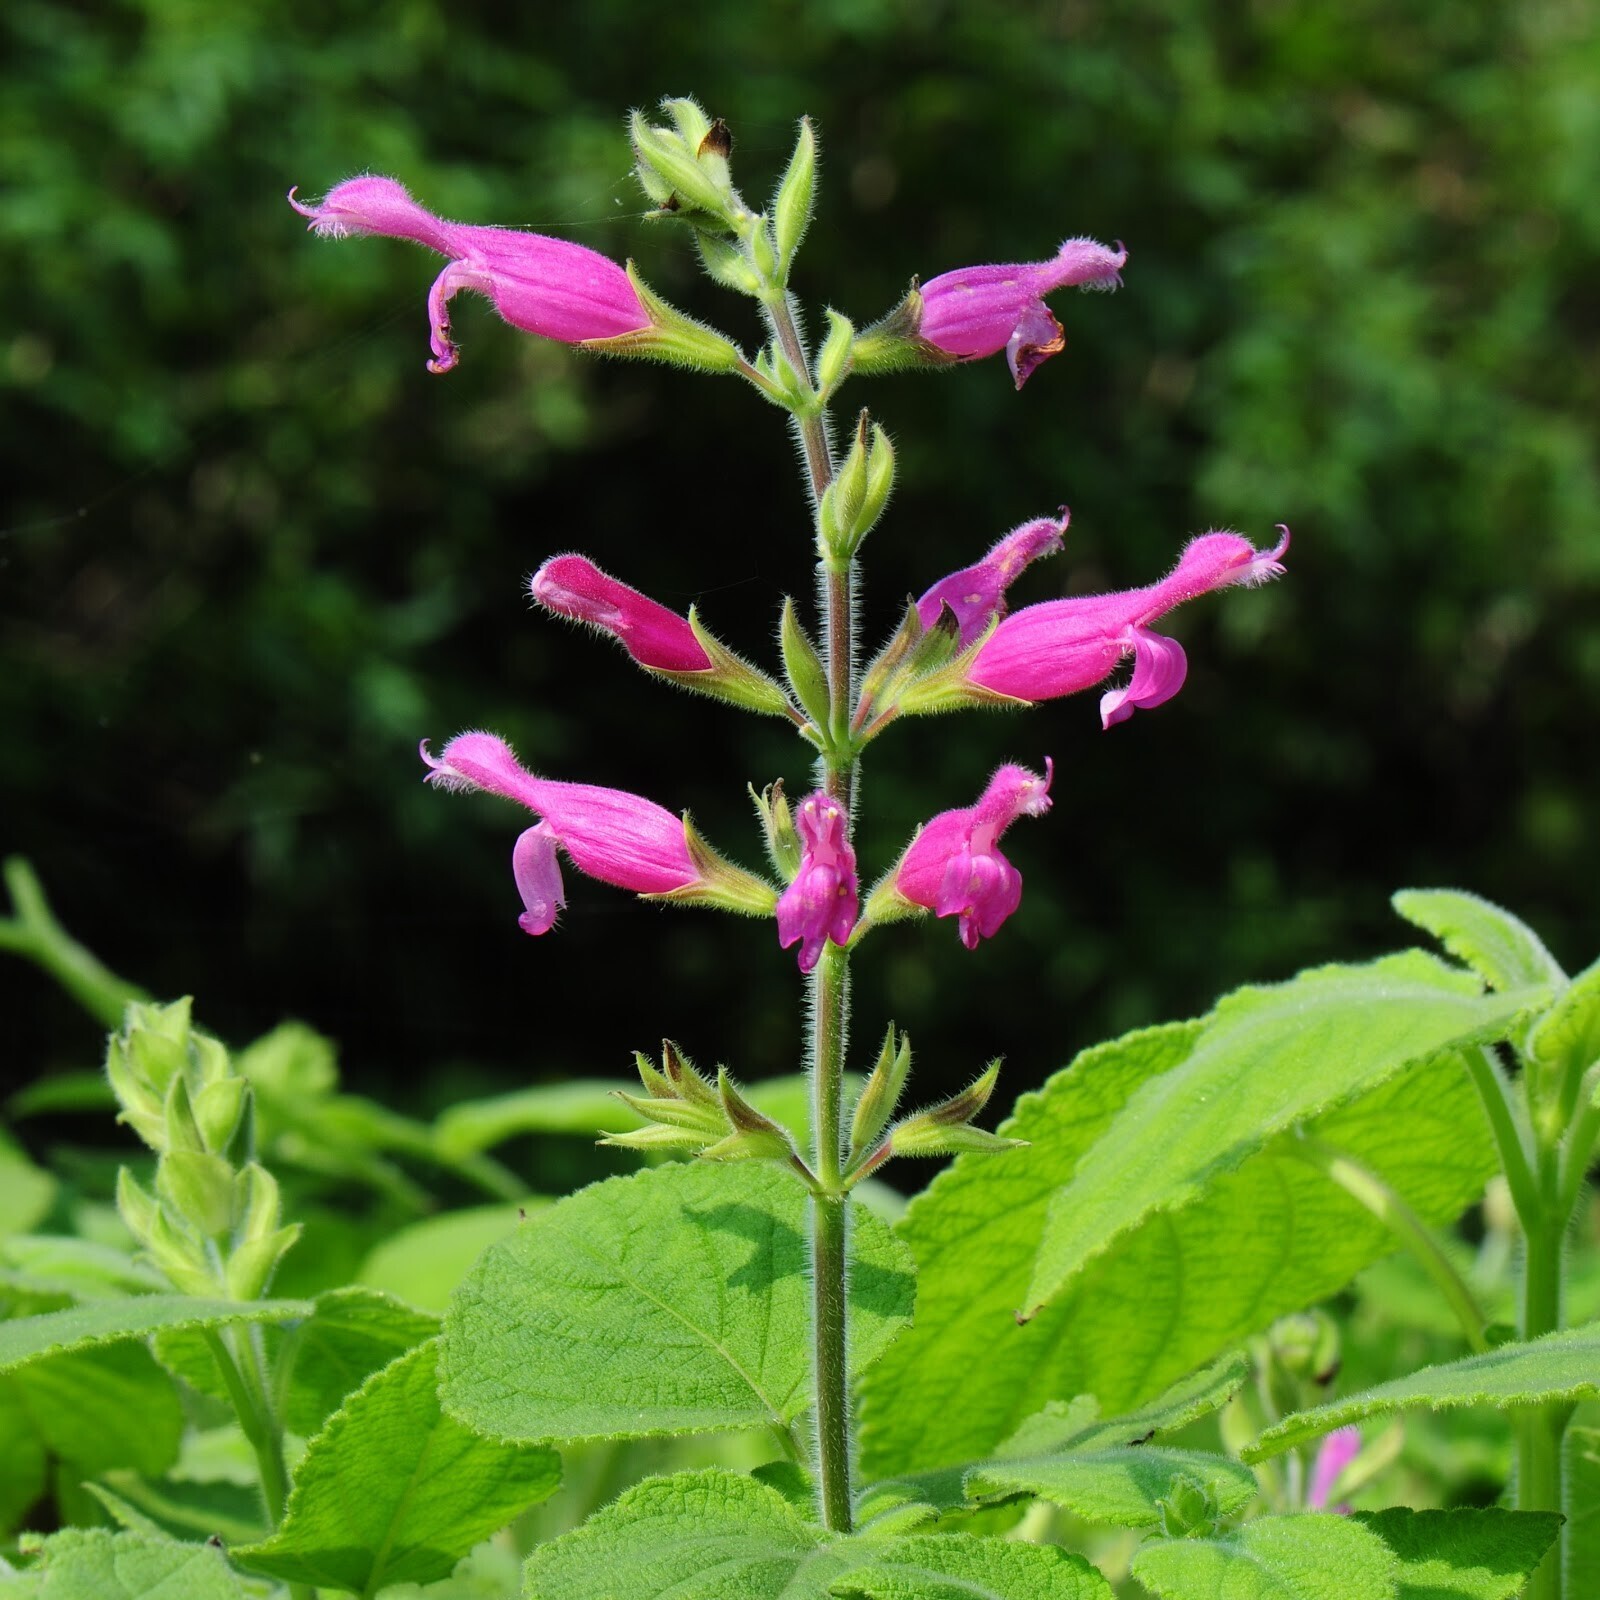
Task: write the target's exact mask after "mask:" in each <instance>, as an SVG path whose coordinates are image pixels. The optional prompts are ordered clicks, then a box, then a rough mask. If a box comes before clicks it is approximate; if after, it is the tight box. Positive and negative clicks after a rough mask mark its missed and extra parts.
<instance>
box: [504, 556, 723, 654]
mask: <svg viewBox="0 0 1600 1600" xmlns="http://www.w3.org/2000/svg"><path fill="white" fill-rule="evenodd" d="M528 593H529V594H531V595H532V596H533V598H534V599H535V600H537V601H538V602H539V604H540V605H542V606H545V607H546V608H547V609H549V610H551V611H554V612H557V613H559V614H560V615H561V616H564V617H573V618H576V620H578V621H579V622H588V623H592V624H593V625H594V626H595V627H597V628H599V629H601V630H602V631H603V632H605V633H609V634H611V635H612V636H613V637H614V638H615V639H617V640H618V641H619V642H620V643H621V645H622V647H623V648H624V649H625V650H626V651H627V652H628V654H629V655H631V656H632V657H633V659H634V660H635V661H637V662H638V663H639V665H640V666H642V667H653V668H655V669H656V670H657V671H658V672H708V671H710V669H711V665H712V662H711V657H710V656H708V655H707V654H706V652H705V648H704V646H703V645H701V643H700V641H699V640H698V639H697V638H695V636H694V629H693V628H691V627H690V626H689V624H688V622H687V621H686V620H685V619H684V618H683V617H680V616H679V615H678V614H677V612H675V611H669V610H668V609H667V608H666V607H665V606H664V605H661V604H660V603H659V602H657V601H655V600H652V599H650V597H649V596H648V595H643V594H640V593H639V591H638V590H637V589H630V588H629V587H628V585H627V584H625V583H620V582H618V581H617V579H615V578H613V577H611V576H610V575H609V574H607V573H604V572H602V571H601V570H600V569H599V567H597V566H596V565H595V564H594V563H593V562H592V561H590V560H589V559H588V558H587V557H585V556H580V555H561V556H552V557H551V558H550V560H548V561H547V562H545V564H544V565H543V566H542V567H540V568H539V570H538V571H537V572H536V573H534V575H533V577H532V578H530V579H529V580H528Z"/></svg>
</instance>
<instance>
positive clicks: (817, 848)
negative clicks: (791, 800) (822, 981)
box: [778, 790, 860, 972]
mask: <svg viewBox="0 0 1600 1600" xmlns="http://www.w3.org/2000/svg"><path fill="white" fill-rule="evenodd" d="M794 823H795V831H796V832H797V833H798V834H799V835H800V846H801V855H800V870H799V871H798V872H797V873H796V874H795V876H794V881H793V882H792V883H791V884H790V885H789V887H788V888H787V889H785V890H784V891H783V893H782V895H780V896H779V898H778V944H779V947H780V948H782V949H784V950H787V949H788V948H789V946H790V945H792V944H795V943H797V942H798V944H799V945H800V954H799V961H800V970H801V971H802V972H810V971H811V969H812V968H813V967H814V966H816V964H817V962H818V960H820V959H821V956H822V947H823V945H824V943H825V942H826V941H827V940H829V939H831V940H832V941H833V942H834V943H835V944H838V945H842V944H844V943H845V942H846V941H847V940H848V939H849V937H850V934H851V932H852V930H853V929H854V928H855V925H856V912H857V910H858V909H859V905H860V893H859V886H858V884H857V881H856V853H855V850H854V849H853V848H852V847H851V844H850V837H849V833H850V827H849V819H848V818H847V817H846V816H845V813H844V807H843V806H842V805H840V803H839V802H838V801H837V800H835V799H834V798H833V796H832V795H829V794H824V793H823V792H822V791H821V790H818V791H817V792H816V793H815V794H812V795H807V797H806V798H805V799H804V800H802V801H801V802H800V804H799V805H798V806H797V807H796V808H795V814H794Z"/></svg>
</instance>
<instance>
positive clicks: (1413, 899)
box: [1390, 889, 1567, 989]
mask: <svg viewBox="0 0 1600 1600" xmlns="http://www.w3.org/2000/svg"><path fill="white" fill-rule="evenodd" d="M1390 904H1391V905H1393V906H1394V908H1395V910H1396V911H1398V912H1399V913H1400V915H1401V916H1402V917H1404V918H1405V919H1406V921H1407V922H1409V923H1411V924H1413V926H1415V927H1418V928H1422V929H1424V930H1425V931H1426V932H1428V933H1431V934H1432V935H1433V936H1434V938H1435V939H1437V940H1438V941H1439V943H1440V944H1442V945H1443V946H1444V947H1445V949H1446V950H1448V951H1449V952H1450V954H1451V955H1453V956H1454V957H1455V958H1456V960H1457V961H1461V962H1464V963H1465V964H1466V965H1467V966H1469V967H1471V968H1472V970H1473V971H1474V972H1476V973H1477V974H1478V975H1479V976H1480V977H1481V978H1482V979H1483V981H1484V982H1485V983H1487V984H1488V985H1489V986H1490V987H1491V988H1493V989H1524V988H1530V989H1531V988H1538V987H1540V986H1541V985H1543V986H1550V985H1557V984H1562V983H1565V982H1566V981H1567V975H1566V973H1564V972H1563V971H1562V970H1561V967H1560V966H1559V964H1558V963H1557V961H1556V958H1555V957H1554V956H1553V955H1551V954H1550V952H1549V951H1548V950H1546V949H1545V947H1544V941H1543V940H1542V939H1540V937H1539V935H1538V934H1536V933H1535V932H1534V931H1533V929H1532V928H1530V927H1529V926H1528V925H1527V924H1526V923H1525V922H1523V921H1522V920H1521V919H1520V918H1518V917H1514V916H1512V915H1511V913H1510V912H1509V911H1505V910H1502V909H1501V907H1499V906H1497V905H1496V904H1495V903H1494V902H1493V901H1492V900H1485V899H1483V898H1482V897H1481V896H1479V895H1475V894H1468V893H1467V892H1466V890H1464V889H1402V890H1400V892H1399V893H1398V894H1396V895H1395V896H1394V897H1393V898H1392V900H1391V901H1390Z"/></svg>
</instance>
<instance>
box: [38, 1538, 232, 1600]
mask: <svg viewBox="0 0 1600 1600" xmlns="http://www.w3.org/2000/svg"><path fill="white" fill-rule="evenodd" d="M40 1570H41V1571H42V1573H43V1576H44V1582H43V1584H42V1585H41V1587H40V1588H39V1591H38V1594H39V1600H245V1589H244V1586H243V1585H242V1584H241V1583H240V1581H239V1579H238V1577H237V1575H236V1574H235V1573H233V1572H232V1571H231V1570H230V1569H229V1567H228V1563H227V1562H226V1561H225V1560H224V1559H223V1555H222V1551H221V1550H219V1549H218V1548H217V1547H216V1546H214V1545H209V1544H177V1543H174V1542H172V1541H170V1540H167V1539H159V1538H156V1537H154V1536H152V1535H150V1534H144V1533H111V1532H109V1531H108V1530H106V1529H103V1528H92V1529H83V1528H68V1529H66V1530H65V1531H63V1532H61V1533H56V1534H52V1535H51V1536H50V1537H49V1538H48V1539H46V1540H45V1541H44V1544H43V1551H42V1554H41V1556H40Z"/></svg>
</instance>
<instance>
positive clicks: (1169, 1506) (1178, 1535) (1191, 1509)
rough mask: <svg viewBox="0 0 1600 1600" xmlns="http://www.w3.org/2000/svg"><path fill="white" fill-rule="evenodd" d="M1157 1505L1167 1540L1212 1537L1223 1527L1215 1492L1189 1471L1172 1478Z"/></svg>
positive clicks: (1220, 1509) (1220, 1510)
mask: <svg viewBox="0 0 1600 1600" xmlns="http://www.w3.org/2000/svg"><path fill="white" fill-rule="evenodd" d="M1156 1505H1157V1507H1158V1508H1159V1510H1160V1512H1161V1532H1162V1534H1163V1536H1164V1537H1166V1538H1168V1539H1209V1538H1210V1537H1211V1536H1212V1535H1213V1534H1215V1533H1216V1532H1217V1530H1218V1529H1219V1528H1220V1527H1221V1526H1222V1508H1221V1507H1220V1506H1219V1505H1218V1503H1217V1496H1216V1491H1215V1490H1214V1489H1213V1488H1212V1487H1211V1485H1210V1484H1207V1483H1202V1482H1201V1481H1200V1480H1199V1479H1198V1478H1196V1477H1193V1476H1191V1475H1190V1474H1189V1473H1187V1472H1180V1473H1179V1474H1178V1475H1177V1476H1176V1477H1175V1478H1174V1479H1173V1480H1172V1485H1171V1487H1170V1488H1169V1489H1168V1491H1167V1494H1166V1496H1165V1498H1164V1499H1161V1500H1158V1501H1157V1502H1156Z"/></svg>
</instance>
